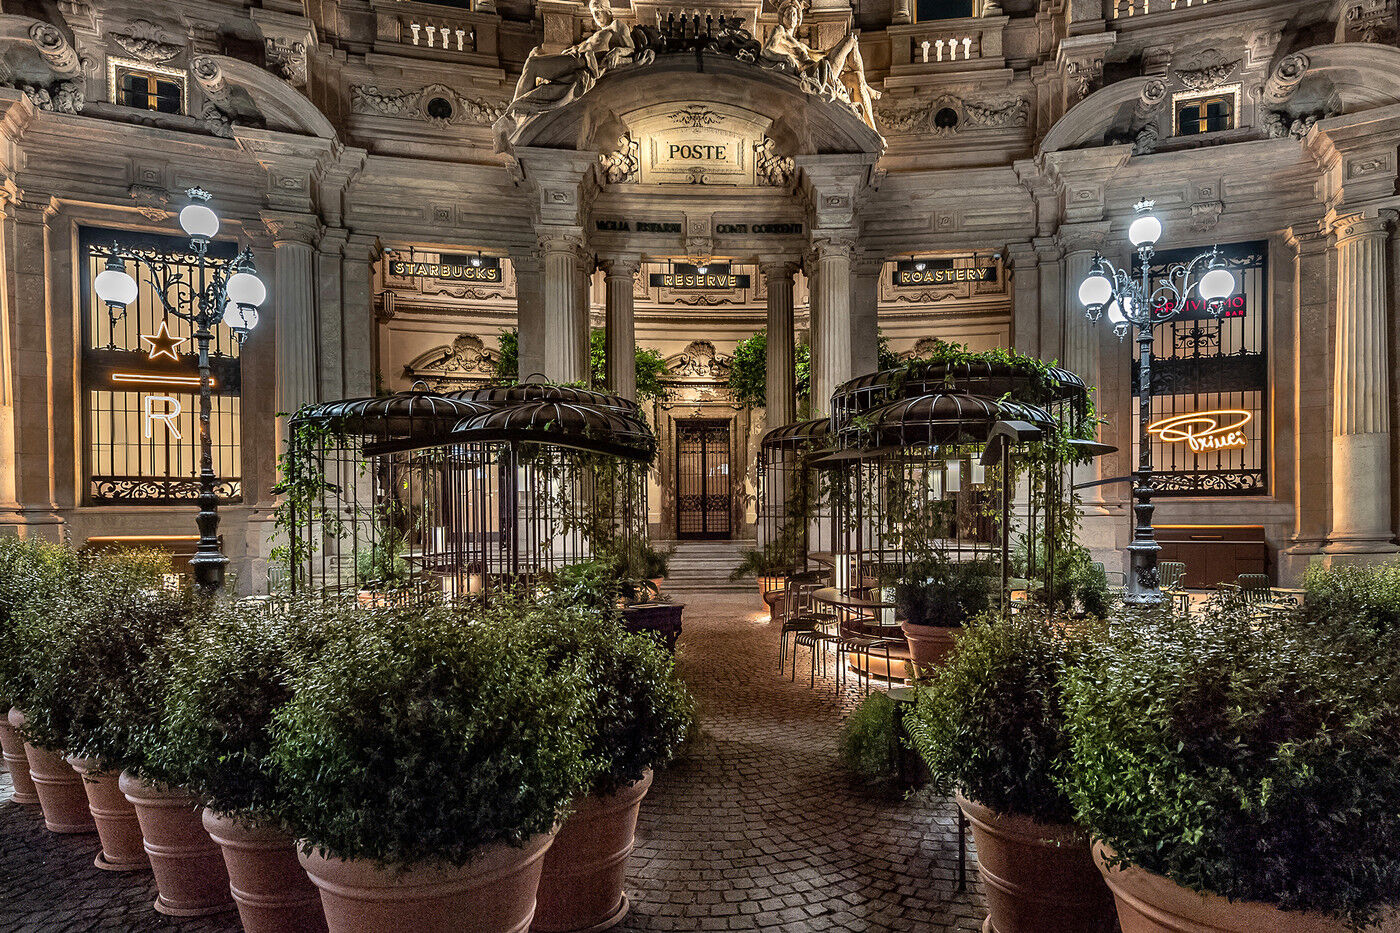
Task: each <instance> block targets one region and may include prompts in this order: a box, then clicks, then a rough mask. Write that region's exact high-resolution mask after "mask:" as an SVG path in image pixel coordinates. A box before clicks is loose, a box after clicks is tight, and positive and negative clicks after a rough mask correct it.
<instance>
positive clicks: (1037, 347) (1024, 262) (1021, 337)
mask: <svg viewBox="0 0 1400 933" xmlns="http://www.w3.org/2000/svg"><path fill="white" fill-rule="evenodd" d="M1008 253H1009V257H1008V258H1009V259H1010V263H1009V265H1010V267H1011V270H1012V272H1013V278H1012V279H1011V295H1012V298H1011V301H1012V317H1011V345H1012V346H1013V347H1015V348H1016V349H1017V350H1020V351H1021V352H1022V353H1025V354H1028V355H1030V356H1040V355H1041V342H1040V308H1039V304H1040V275H1039V271H1040V257H1039V256H1038V255H1037V254H1036V251H1035V250H1034V249H1033V248H1032V247H1031V245H1030V244H1029V243H1013V244H1011V246H1010V248H1009V250H1008Z"/></svg>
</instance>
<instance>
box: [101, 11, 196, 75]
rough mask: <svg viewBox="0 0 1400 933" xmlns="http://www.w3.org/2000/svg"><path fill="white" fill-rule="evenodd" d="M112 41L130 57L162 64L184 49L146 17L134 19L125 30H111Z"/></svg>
mask: <svg viewBox="0 0 1400 933" xmlns="http://www.w3.org/2000/svg"><path fill="white" fill-rule="evenodd" d="M112 41H114V42H116V43H117V45H119V46H121V47H122V49H123V50H124V51H125V52H126V53H127V54H128V55H130V56H131V57H132V58H137V59H140V60H141V61H143V62H151V63H152V64H156V65H163V64H165V63H166V62H168V61H170V60H171V59H172V58H174V57H175V56H176V55H179V54H180V53H181V52H182V51H184V45H183V44H181V43H179V42H176V41H174V40H172V39H170V38H169V37H168V36H166V34H165V33H164V32H163V31H162V30H161V28H160V27H159V26H157V25H156V24H155V23H153V22H151V21H150V20H148V19H134V20H132V21H131V22H130V23H128V24H127V26H126V29H125V31H122V32H113V33H112Z"/></svg>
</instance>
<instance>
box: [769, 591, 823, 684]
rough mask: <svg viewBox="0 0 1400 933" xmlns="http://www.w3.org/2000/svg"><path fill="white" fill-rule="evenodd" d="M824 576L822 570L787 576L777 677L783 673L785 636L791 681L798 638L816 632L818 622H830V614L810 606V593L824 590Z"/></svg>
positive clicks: (785, 659) (779, 632)
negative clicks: (791, 667)
mask: <svg viewBox="0 0 1400 933" xmlns="http://www.w3.org/2000/svg"><path fill="white" fill-rule="evenodd" d="M826 580H827V573H826V571H823V570H806V571H802V572H801V573H794V574H791V575H789V576H788V578H787V579H786V581H785V583H784V586H783V591H782V595H783V612H782V619H783V624H782V627H781V628H780V629H779V631H778V673H780V674H781V673H782V670H783V666H784V664H786V662H787V654H788V647H787V643H788V636H789V635H791V636H792V641H793V645H792V654H793V679H794V680H796V679H797V636H798V635H801V634H802V633H804V632H810V631H812V630H813V629H815V628H816V627H817V625H818V623H820V622H824V621H827V620H829V619H830V618H831V614H830V613H821V612H818V611H817V609H816V607H815V606H813V605H812V593H813V592H814V591H815V590H817V589H818V588H820V587H822V586H824V585H825V584H826Z"/></svg>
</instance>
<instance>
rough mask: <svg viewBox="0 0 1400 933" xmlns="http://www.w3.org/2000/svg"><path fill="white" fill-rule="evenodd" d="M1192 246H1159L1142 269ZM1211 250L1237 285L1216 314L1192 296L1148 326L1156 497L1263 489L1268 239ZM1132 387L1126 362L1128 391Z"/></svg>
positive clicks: (1172, 259)
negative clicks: (1153, 327)
mask: <svg viewBox="0 0 1400 933" xmlns="http://www.w3.org/2000/svg"><path fill="white" fill-rule="evenodd" d="M1198 252H1199V248H1191V249H1183V250H1162V251H1160V252H1158V253H1157V254H1156V257H1155V260H1154V266H1153V268H1152V270H1151V272H1152V274H1153V275H1154V276H1156V275H1158V274H1160V273H1162V272H1164V271H1165V269H1166V267H1167V266H1169V265H1171V264H1172V263H1176V262H1182V261H1185V260H1189V259H1190V258H1191V256H1193V255H1195V254H1196V253H1198ZM1221 252H1222V253H1223V254H1224V257H1225V261H1226V263H1227V264H1228V268H1229V269H1230V271H1231V272H1233V273H1234V274H1235V278H1236V283H1237V284H1238V286H1239V288H1238V290H1237V292H1236V294H1235V296H1234V297H1233V298H1231V299H1230V300H1229V301H1227V303H1226V308H1225V311H1224V313H1223V314H1222V315H1221V316H1220V317H1218V318H1216V317H1213V316H1212V315H1211V314H1210V312H1209V311H1207V310H1206V309H1205V307H1204V303H1201V306H1199V307H1197V306H1196V305H1195V304H1194V303H1193V304H1192V305H1191V306H1189V307H1187V308H1184V309H1182V312H1181V313H1180V314H1179V315H1178V316H1177V317H1175V318H1174V319H1172V320H1171V321H1168V322H1167V323H1164V324H1159V325H1157V328H1156V334H1155V337H1156V342H1155V343H1154V345H1153V354H1154V355H1153V358H1152V420H1151V421H1150V422H1149V428H1154V427H1155V428H1156V430H1153V432H1152V434H1151V437H1152V441H1151V443H1152V445H1153V448H1152V456H1153V462H1154V463H1155V464H1156V473H1155V477H1154V480H1153V484H1152V485H1153V488H1154V489H1155V490H1156V494H1157V495H1158V496H1250V495H1263V494H1265V493H1267V492H1268V476H1267V472H1266V465H1267V462H1268V456H1267V452H1268V443H1269V434H1268V388H1269V366H1268V356H1267V335H1268V317H1269V296H1268V244H1267V243H1265V242H1263V241H1257V242H1250V243H1236V244H1232V245H1229V246H1222V247H1221ZM1197 300H1199V299H1197ZM1137 386H1138V374H1137V364H1136V363H1134V365H1133V392H1134V393H1136V392H1137ZM1193 416H1199V417H1193ZM1133 436H1134V437H1137V436H1138V431H1137V428H1136V416H1135V418H1134V431H1133Z"/></svg>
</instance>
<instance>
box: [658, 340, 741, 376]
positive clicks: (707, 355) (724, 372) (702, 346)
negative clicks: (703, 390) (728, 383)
mask: <svg viewBox="0 0 1400 933" xmlns="http://www.w3.org/2000/svg"><path fill="white" fill-rule="evenodd" d="M731 362H732V359H731V358H730V357H726V356H721V355H720V354H719V351H717V350H716V349H715V345H714V344H713V343H711V342H710V341H708V340H692V341H691V342H690V344H689V345H688V346H686V348H685V349H684V350H682V351H681V352H680V353H678V354H676V355H675V356H673V357H671V358H670V359H668V360H667V361H666V368H667V369H668V370H669V375H670V377H671V378H674V379H688V380H703V381H710V380H713V381H716V382H724V381H725V380H726V379H728V378H729V369H730V364H731Z"/></svg>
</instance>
